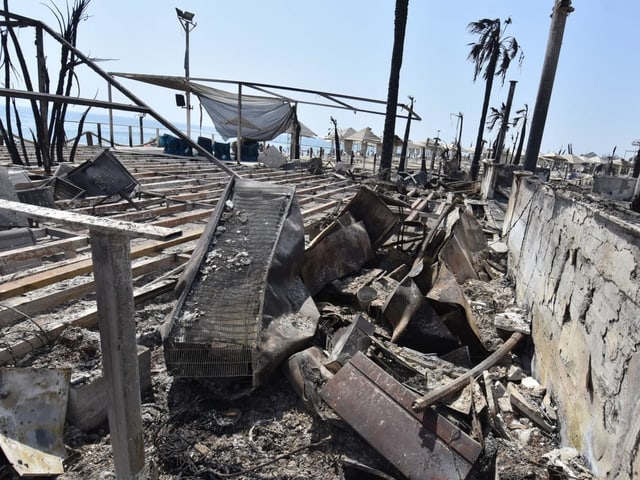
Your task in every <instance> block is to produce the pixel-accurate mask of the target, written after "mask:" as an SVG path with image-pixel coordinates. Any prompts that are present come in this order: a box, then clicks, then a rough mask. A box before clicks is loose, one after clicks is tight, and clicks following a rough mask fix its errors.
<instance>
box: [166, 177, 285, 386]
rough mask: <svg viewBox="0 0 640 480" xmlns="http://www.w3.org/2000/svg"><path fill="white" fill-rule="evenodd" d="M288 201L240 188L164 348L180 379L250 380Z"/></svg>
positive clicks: (218, 228) (272, 194) (168, 362)
mask: <svg viewBox="0 0 640 480" xmlns="http://www.w3.org/2000/svg"><path fill="white" fill-rule="evenodd" d="M290 202H291V199H290V196H288V195H283V194H282V193H271V192H256V191H255V189H253V190H252V189H249V190H247V191H245V190H243V189H241V188H240V189H237V190H236V191H235V192H234V196H233V208H232V209H231V210H230V211H228V212H225V215H224V216H223V221H222V222H221V225H219V226H218V227H217V232H220V233H219V235H216V236H215V237H214V240H213V241H212V244H211V245H210V247H209V251H208V253H207V255H206V256H205V257H204V258H203V259H202V261H201V264H200V269H199V272H198V275H197V277H196V279H195V281H194V283H193V285H192V288H191V289H190V291H189V294H188V295H187V298H186V300H185V303H184V305H183V307H182V309H181V311H180V312H179V313H178V314H177V317H176V322H175V323H174V326H173V328H172V330H171V333H170V335H169V342H167V345H166V346H165V358H166V361H167V366H168V367H169V369H170V370H171V371H172V373H173V375H175V376H183V377H237V376H252V373H253V365H255V362H256V347H257V343H258V338H259V335H260V329H261V323H262V322H261V320H262V319H261V316H262V302H263V298H264V291H265V287H266V278H267V273H268V270H269V266H270V262H271V252H272V251H273V247H274V244H275V243H276V241H277V240H278V235H279V232H280V229H281V225H282V223H283V221H284V218H285V215H286V213H287V211H288V206H289V204H290Z"/></svg>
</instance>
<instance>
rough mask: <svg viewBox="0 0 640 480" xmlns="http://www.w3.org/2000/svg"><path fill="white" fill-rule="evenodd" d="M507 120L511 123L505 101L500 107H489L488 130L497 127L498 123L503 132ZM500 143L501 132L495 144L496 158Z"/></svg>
mask: <svg viewBox="0 0 640 480" xmlns="http://www.w3.org/2000/svg"><path fill="white" fill-rule="evenodd" d="M505 122H506V123H509V119H508V118H507V106H506V105H505V104H504V102H502V104H501V105H500V108H496V107H491V108H490V109H489V114H488V118H487V123H486V125H487V130H489V131H490V132H491V131H493V129H494V128H495V127H496V125H498V131H499V132H501V131H502V128H503V125H504V124H505ZM507 128H508V127H507ZM499 143H500V134H498V137H496V141H495V146H494V149H493V151H494V158H495V154H496V153H497V151H498V144H499Z"/></svg>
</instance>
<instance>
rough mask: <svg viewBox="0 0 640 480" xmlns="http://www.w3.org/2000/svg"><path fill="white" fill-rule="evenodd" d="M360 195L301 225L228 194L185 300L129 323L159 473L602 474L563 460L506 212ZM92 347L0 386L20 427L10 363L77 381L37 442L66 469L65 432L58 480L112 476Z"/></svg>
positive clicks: (438, 197)
mask: <svg viewBox="0 0 640 480" xmlns="http://www.w3.org/2000/svg"><path fill="white" fill-rule="evenodd" d="M109 160H111V159H110V158H109ZM112 163H113V162H110V164H112ZM118 167H122V168H123V169H124V167H123V166H122V165H121V164H120V163H119V162H118ZM125 172H126V169H125ZM126 173H128V172H126ZM60 178H68V176H67V177H65V176H61V177H60ZM123 178H125V180H127V182H125V183H126V185H124V184H123V185H124V186H122V188H120V187H118V189H117V191H115V192H110V193H111V194H113V195H119V196H120V197H122V198H124V199H125V200H126V201H127V202H128V203H131V200H130V198H128V195H129V194H130V193H131V190H130V189H129V185H133V183H134V182H128V180H129V178H131V179H132V180H133V181H135V179H134V178H133V176H131V177H129V175H124V177H123ZM135 183H136V184H137V182H135ZM362 183H363V185H362V186H361V188H360V189H359V191H358V192H357V194H355V195H354V196H353V197H351V199H350V201H349V202H348V203H347V204H346V206H345V207H344V208H343V209H342V210H341V211H339V212H338V213H337V214H336V215H333V216H331V217H330V218H329V219H328V220H327V219H326V218H324V219H322V221H319V222H317V225H309V224H307V225H305V224H304V222H303V215H302V214H301V211H300V207H299V205H298V200H297V197H296V194H295V189H293V188H291V187H286V186H282V185H275V184H269V183H265V182H252V181H247V180H242V179H239V178H234V179H232V180H231V181H230V182H229V184H228V185H227V188H226V189H225V191H224V192H223V193H222V196H221V197H220V198H219V199H218V201H217V204H216V208H215V211H214V212H213V213H212V215H211V217H210V220H209V222H208V224H207V227H206V228H205V230H204V231H203V233H202V235H201V236H200V237H199V240H198V243H197V245H196V246H195V248H194V249H193V253H192V254H191V256H190V259H189V261H188V263H187V264H186V266H185V268H184V269H183V270H182V273H181V274H180V277H179V278H178V279H177V288H176V293H177V297H178V298H177V300H176V297H175V296H174V294H172V293H162V294H160V295H159V296H156V297H155V299H154V301H153V304H147V305H145V306H143V307H142V308H141V309H140V312H139V314H138V313H137V314H136V317H137V318H136V321H137V335H138V344H139V348H140V349H139V355H138V358H139V365H140V374H141V377H143V378H141V388H142V390H143V396H142V420H143V426H144V437H145V438H144V440H145V457H146V460H147V463H148V465H149V468H150V469H151V471H150V475H151V477H152V478H161V479H169V478H175V477H176V476H177V477H179V478H193V479H195V478H212V479H216V478H263V479H264V478H280V479H287V478H290V479H293V478H327V479H334V478H335V479H355V478H376V479H393V478H395V479H401V478H410V479H417V478H420V479H425V478H426V479H428V478H461V479H464V478H466V479H480V478H501V479H509V478H513V479H516V478H518V479H520V478H583V479H588V478H592V477H591V476H590V474H589V471H588V469H587V468H586V467H585V466H584V463H583V461H582V460H581V458H580V457H579V455H578V454H577V452H576V451H575V450H572V449H561V448H559V428H560V425H559V419H558V418H557V416H556V413H555V408H554V404H553V398H552V397H551V395H550V394H549V393H548V392H546V391H545V389H544V387H542V386H541V385H539V384H538V383H537V382H536V381H535V380H534V379H533V378H532V372H531V361H532V345H531V344H530V340H529V333H530V330H529V328H530V327H529V319H528V317H527V312H523V311H521V310H520V309H518V308H517V305H515V304H514V296H513V292H512V290H511V286H510V285H509V281H508V279H507V277H506V272H507V268H506V267H507V266H506V252H505V247H504V244H502V243H501V242H500V241H499V232H500V226H499V220H498V221H496V220H495V216H496V210H495V209H494V208H495V202H494V203H493V204H492V205H490V204H489V203H488V202H482V201H477V200H473V199H472V198H471V197H472V196H471V195H469V196H466V195H465V194H464V192H465V191H473V188H472V185H470V184H468V183H465V182H455V185H451V188H449V189H447V186H446V185H444V186H443V185H440V186H439V188H438V185H437V184H431V183H429V184H428V185H423V186H419V185H417V184H412V185H409V188H411V190H410V191H409V192H408V193H407V190H406V188H403V189H401V190H402V191H403V193H402V194H400V195H398V194H395V193H393V192H394V190H389V186H390V184H388V183H387V184H381V183H379V182H371V181H370V180H366V179H365V180H364V181H363V182H362ZM365 183H367V184H368V185H369V186H364V184H365ZM423 187H425V188H428V189H429V190H425V189H423ZM436 188H438V189H437V190H436ZM466 189H468V190H466ZM123 192H124V193H123ZM390 192H392V193H390ZM499 211H500V209H498V211H497V212H498V214H499ZM407 212H408V213H407ZM175 272H176V271H173V274H175ZM137 280H139V279H137ZM163 280H165V281H166V278H164V279H163ZM61 315H62V314H61ZM98 344H99V342H98V339H97V334H96V333H95V331H90V330H85V329H84V328H80V327H75V326H74V327H67V328H65V329H64V331H63V332H62V333H61V334H60V336H59V337H58V339H57V341H55V342H51V343H50V345H49V347H47V349H46V351H42V350H39V351H34V352H33V353H32V354H31V355H28V356H26V357H25V358H23V359H21V360H19V361H16V362H15V364H14V368H5V369H3V370H2V373H1V375H2V377H0V378H1V379H2V385H1V386H0V387H1V388H2V389H3V390H2V392H4V393H5V394H4V395H0V418H5V419H6V418H12V419H18V418H21V417H20V416H21V415H23V414H24V412H22V413H20V412H18V414H16V412H15V411H13V410H11V409H8V410H7V411H5V410H2V409H3V408H4V407H5V406H6V405H7V402H8V401H11V400H13V399H14V398H13V396H12V395H10V393H11V392H9V390H7V388H9V387H5V385H10V383H9V379H10V378H11V376H12V375H13V373H15V372H13V373H8V372H9V371H11V370H16V371H17V370H19V369H15V367H29V368H31V369H32V372H31V374H33V375H38V374H39V369H41V368H42V367H46V366H48V367H59V368H62V370H63V376H65V375H66V377H65V378H66V379H67V380H63V381H62V382H63V383H64V382H66V381H69V378H70V383H71V386H72V388H71V389H70V391H69V397H70V398H69V407H68V408H67V413H66V419H65V415H64V414H60V415H56V417H55V418H49V419H48V420H52V421H53V420H55V422H57V423H56V424H55V425H50V426H47V427H43V430H42V431H46V432H47V438H49V439H50V440H51V439H52V440H56V441H55V442H54V441H51V442H49V443H50V444H51V445H50V446H52V447H53V446H55V448H56V455H58V456H60V453H59V451H60V449H61V447H62V446H63V445H62V444H61V442H60V441H59V440H60V437H59V436H60V434H61V431H62V427H61V424H60V422H62V423H63V424H64V422H65V421H66V424H65V426H64V446H66V450H67V452H70V453H71V455H70V456H69V458H67V460H66V461H65V467H66V473H64V474H62V475H60V477H59V478H64V479H79V478H110V477H111V476H112V475H113V474H112V471H113V470H112V468H113V467H112V465H111V464H110V462H111V458H112V457H111V450H110V445H109V436H108V435H107V433H108V432H107V430H108V429H107V426H106V422H105V420H106V409H105V405H104V402H102V401H101V398H102V396H101V395H102V394H101V393H100V392H101V390H100V389H101V388H102V389H104V388H105V386H104V385H103V384H98V385H97V386H96V385H95V383H96V382H93V385H92V386H91V388H88V385H87V388H84V387H83V385H84V384H85V382H86V383H87V384H89V382H90V380H91V379H92V378H93V377H94V376H95V374H96V369H97V368H99V364H100V359H101V355H100V348H99V346H98ZM65 360H66V362H65ZM82 366H84V367H86V371H83V370H82V368H81V367H82ZM69 367H71V368H73V371H72V372H71V373H69V371H68V368H69ZM65 368H66V369H67V370H66V371H64V369H65ZM56 382H58V383H60V381H59V380H57V379H52V380H49V383H50V384H51V385H56ZM98 383H99V382H98ZM5 390H7V391H5ZM18 390H19V389H16V391H18ZM55 391H56V392H57V391H58V390H55ZM2 392H0V393H2ZM64 395H66V390H65V392H60V394H59V396H60V397H62V396H64ZM83 404H84V406H85V407H86V408H78V405H83ZM89 405H90V407H89ZM63 407H64V404H63ZM63 407H61V408H63ZM16 421H17V420H16ZM5 423H6V422H5ZM18 423H19V422H18ZM3 425H4V424H3ZM14 426H15V425H14ZM17 429H18V430H20V428H19V427H18V428H17ZM55 432H58V433H57V436H51V435H54V433H55ZM0 433H2V435H0V447H2V449H3V451H4V452H5V453H6V452H9V451H10V450H11V448H15V444H10V443H11V442H6V441H4V440H6V439H7V438H17V437H18V436H19V435H18V434H19V433H20V432H17V433H16V432H13V431H11V432H9V431H8V429H6V428H5V427H3V428H2V432H0ZM45 447H46V446H45ZM45 447H43V450H46V448H45ZM63 450H64V448H63ZM7 457H11V458H12V459H13V458H14V457H13V456H11V455H10V454H9V453H7ZM62 457H64V454H62ZM32 458H33V457H32ZM14 470H15V471H14ZM15 472H18V473H21V474H22V473H25V472H27V473H28V469H26V470H25V469H23V470H22V471H21V469H20V468H19V467H17V466H16V463H14V462H12V463H11V467H10V466H9V461H6V460H0V478H1V479H4V478H14V475H15Z"/></svg>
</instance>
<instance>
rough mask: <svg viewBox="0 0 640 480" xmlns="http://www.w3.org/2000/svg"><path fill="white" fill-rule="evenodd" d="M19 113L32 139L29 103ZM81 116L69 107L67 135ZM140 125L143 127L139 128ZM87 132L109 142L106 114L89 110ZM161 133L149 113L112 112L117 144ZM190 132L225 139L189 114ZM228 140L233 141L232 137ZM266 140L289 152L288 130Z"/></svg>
mask: <svg viewBox="0 0 640 480" xmlns="http://www.w3.org/2000/svg"><path fill="white" fill-rule="evenodd" d="M0 110H1V112H2V113H1V115H0V117H1V118H2V121H3V123H5V125H6V120H5V115H4V109H0ZM18 113H19V115H20V121H21V124H22V134H23V135H24V136H25V137H26V138H28V139H31V135H32V134H31V131H32V130H33V131H34V132H35V123H34V121H33V114H32V112H31V109H30V108H29V107H24V106H18ZM81 116H82V112H81V111H75V110H70V111H69V112H68V113H67V117H66V122H65V131H66V133H67V138H69V139H71V138H75V137H76V136H77V135H78V127H79V121H80V118H81ZM12 118H13V111H12ZM12 124H13V131H14V134H16V135H17V133H18V132H17V129H16V126H15V125H16V124H15V119H14V121H13V122H12ZM141 125H142V130H141V128H140V127H141ZM174 126H175V127H176V128H178V129H180V130H181V131H183V132H185V133H186V130H187V125H186V123H175V124H174ZM87 132H92V133H93V135H92V136H93V138H94V144H97V136H98V133H100V135H101V136H102V138H103V139H104V142H106V143H108V142H109V139H110V138H111V131H110V126H109V116H108V114H106V113H98V112H96V113H94V112H89V114H88V115H87V117H86V119H85V121H84V125H83V128H82V132H81V133H82V134H83V135H82V136H81V137H80V144H83V145H86V144H87V138H86V135H85V134H86V133H87ZM141 132H142V135H141ZM164 134H171V132H170V131H169V130H168V129H167V128H166V127H164V126H163V125H161V124H160V123H158V122H157V121H156V120H155V119H154V118H152V117H149V116H144V117H142V118H140V116H139V115H137V114H133V113H132V114H131V115H130V116H126V115H114V116H113V140H114V143H115V144H116V145H125V146H128V145H133V146H136V145H141V144H145V143H149V142H151V141H154V140H155V139H156V138H157V136H158V135H164ZM191 136H192V137H193V138H197V137H199V136H202V137H207V138H210V139H211V140H213V141H218V142H225V140H224V139H223V138H222V137H221V136H220V134H218V132H216V131H215V129H214V128H213V127H212V126H211V125H205V124H204V122H203V125H202V126H201V125H200V121H199V119H198V118H195V119H194V118H192V123H191ZM229 141H233V139H231V140H229ZM267 143H270V144H272V145H276V146H281V147H282V149H283V150H285V151H287V152H288V150H289V146H290V143H291V138H290V135H288V134H282V135H280V136H278V137H277V138H275V139H274V140H272V141H269V142H267ZM301 146H302V148H303V149H308V148H313V149H314V150H315V149H318V148H320V147H323V148H325V149H328V148H331V145H330V144H329V142H326V141H324V140H321V139H318V138H305V137H303V138H302V139H301Z"/></svg>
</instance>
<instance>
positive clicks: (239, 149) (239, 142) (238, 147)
mask: <svg viewBox="0 0 640 480" xmlns="http://www.w3.org/2000/svg"><path fill="white" fill-rule="evenodd" d="M241 146H242V83H238V138H237V140H236V161H237V162H238V165H239V164H240V162H241V161H242V147H241Z"/></svg>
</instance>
